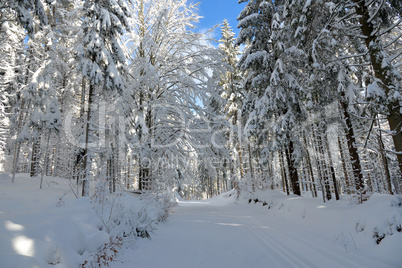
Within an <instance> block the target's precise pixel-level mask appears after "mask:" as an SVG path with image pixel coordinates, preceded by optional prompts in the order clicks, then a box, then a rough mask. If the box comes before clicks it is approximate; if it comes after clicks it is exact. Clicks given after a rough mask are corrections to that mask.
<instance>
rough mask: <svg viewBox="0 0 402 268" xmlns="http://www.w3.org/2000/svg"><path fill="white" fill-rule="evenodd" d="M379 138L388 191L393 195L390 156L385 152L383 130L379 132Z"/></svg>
mask: <svg viewBox="0 0 402 268" xmlns="http://www.w3.org/2000/svg"><path fill="white" fill-rule="evenodd" d="M377 139H378V144H379V145H380V155H381V159H382V163H383V166H384V172H385V181H386V183H387V188H388V193H389V194H391V195H393V194H394V192H393V191H392V183H391V174H390V172H389V167H388V158H387V155H386V154H385V146H384V142H383V141H382V135H381V131H379V134H378V135H377Z"/></svg>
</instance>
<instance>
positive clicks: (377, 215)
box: [111, 191, 402, 268]
mask: <svg viewBox="0 0 402 268" xmlns="http://www.w3.org/2000/svg"><path fill="white" fill-rule="evenodd" d="M256 196H258V198H259V200H264V199H265V200H266V205H265V206H263V204H264V202H257V203H254V201H252V202H251V203H250V204H249V203H248V200H249V198H248V196H247V197H243V198H241V199H240V201H236V200H235V199H234V198H233V197H228V194H225V195H223V196H220V197H217V198H213V199H211V200H205V201H182V202H180V203H179V205H178V206H177V207H176V208H175V209H174V213H173V214H172V215H171V217H170V218H169V220H168V222H167V223H166V224H162V225H160V226H159V229H158V231H157V232H156V233H155V234H154V235H153V237H152V240H141V241H138V243H137V244H136V246H135V247H134V248H128V249H125V250H123V252H122V254H120V255H119V257H118V262H115V263H113V265H112V266H111V267H113V268H123V267H326V268H327V267H402V233H400V232H398V231H396V230H395V228H396V225H397V222H398V223H399V224H401V223H402V221H401V219H402V217H401V216H402V207H401V203H400V202H401V201H402V199H401V197H400V196H399V197H390V196H373V197H372V199H371V200H370V201H368V202H366V203H364V204H363V205H351V204H349V201H337V202H335V201H334V202H329V203H326V204H323V203H322V200H319V199H311V198H300V197H295V196H293V197H290V198H289V197H287V196H286V195H283V194H281V193H277V192H274V191H269V192H260V193H257V194H256V195H255V196H254V198H256ZM268 208H269V209H268ZM391 222H392V223H393V224H392V225H391V226H390V225H389V224H390V223H391ZM375 227H377V228H378V230H382V231H385V232H387V233H393V234H392V235H390V234H388V235H386V237H385V238H384V239H383V240H382V241H381V243H380V244H379V245H377V244H376V242H375V240H374V238H373V228H375ZM363 229H364V230H363Z"/></svg>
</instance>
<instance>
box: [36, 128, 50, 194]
mask: <svg viewBox="0 0 402 268" xmlns="http://www.w3.org/2000/svg"><path fill="white" fill-rule="evenodd" d="M49 141H50V131H49V135H48V137H47V141H46V149H45V163H44V164H43V168H42V175H41V177H40V186H39V188H40V189H42V183H43V175H44V174H45V169H46V167H47V162H48V161H47V156H48V152H47V151H48V150H49Z"/></svg>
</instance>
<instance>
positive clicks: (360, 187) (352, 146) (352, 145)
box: [339, 99, 365, 202]
mask: <svg viewBox="0 0 402 268" xmlns="http://www.w3.org/2000/svg"><path fill="white" fill-rule="evenodd" d="M339 103H340V107H341V112H342V115H343V118H344V120H345V124H346V129H345V130H346V141H347V144H348V149H349V155H350V159H351V162H352V168H353V175H354V177H355V186H356V191H357V193H358V194H359V195H360V197H361V198H362V200H361V202H363V201H364V199H365V198H363V196H362V195H363V194H364V192H363V191H364V181H363V175H362V170H361V164H360V158H359V154H358V152H357V148H356V139H355V134H354V131H353V126H352V120H351V118H350V114H349V112H348V104H347V103H346V102H345V100H343V99H341V100H340V102H339Z"/></svg>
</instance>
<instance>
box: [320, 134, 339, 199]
mask: <svg viewBox="0 0 402 268" xmlns="http://www.w3.org/2000/svg"><path fill="white" fill-rule="evenodd" d="M324 140H325V145H326V148H327V154H328V160H329V165H330V169H331V174H332V183H333V185H334V192H335V199H336V200H339V191H338V183H337V180H336V176H335V169H334V164H333V161H332V156H331V151H330V148H329V142H328V139H327V137H326V136H325V137H324Z"/></svg>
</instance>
